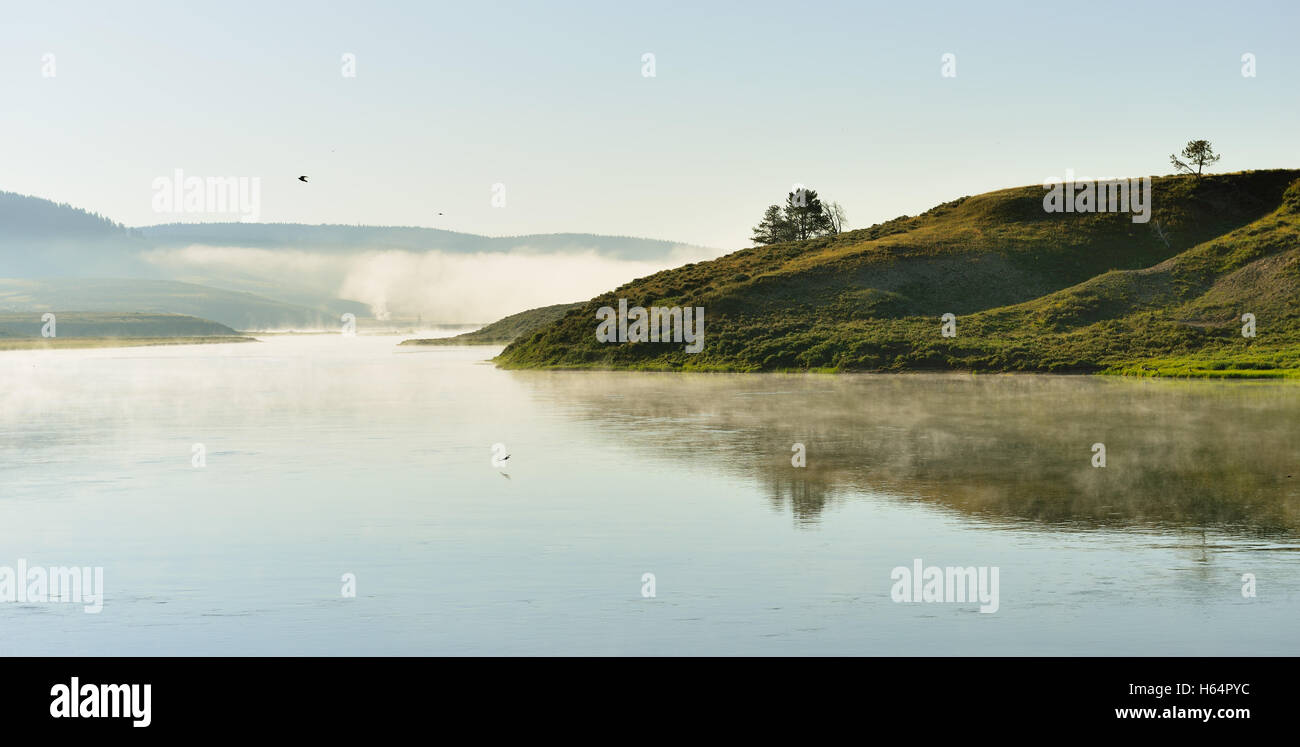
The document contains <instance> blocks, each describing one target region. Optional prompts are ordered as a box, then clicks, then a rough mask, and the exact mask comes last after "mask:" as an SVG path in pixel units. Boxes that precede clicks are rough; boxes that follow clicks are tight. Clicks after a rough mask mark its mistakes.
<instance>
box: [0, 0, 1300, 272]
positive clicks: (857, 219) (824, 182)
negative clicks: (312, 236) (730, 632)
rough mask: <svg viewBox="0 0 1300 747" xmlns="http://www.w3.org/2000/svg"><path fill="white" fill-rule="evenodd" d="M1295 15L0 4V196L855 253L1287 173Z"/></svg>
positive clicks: (777, 6)
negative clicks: (785, 204) (831, 246)
mask: <svg viewBox="0 0 1300 747" xmlns="http://www.w3.org/2000/svg"><path fill="white" fill-rule="evenodd" d="M114 5H116V6H118V7H110V6H114ZM15 6H16V7H15ZM191 6H192V7H194V8H195V9H193V10H190V9H187V8H189V7H191ZM1069 6H1073V7H1072V8H1071V7H1069ZM1297 7H1300V6H1297V4H1296V3H1294V2H1230V3H1229V2H1217V3H1197V2H1186V1H1182V2H1140V3H1138V2H1131V1H1130V2H1114V3H1110V2H1081V3H1069V4H1061V3H1050V4H1045V3H1041V2H1023V3H993V2H981V3H956V2H954V3H945V2H929V3H915V2H906V3H904V2H891V3H844V4H837V3H817V4H798V3H789V2H783V3H756V2H743V3H709V2H683V3H675V2H659V1H656V2H649V3H630V2H629V3H613V2H609V1H608V0H606V2H592V3H485V2H473V3H464V2H458V3H432V2H369V1H367V2H361V1H349V2H334V3H323V2H293V3H290V2H270V1H269V0H261V1H259V2H233V1H232V2H222V3H202V4H200V3H184V2H175V1H174V0H173V1H172V2H132V3H129V4H128V3H114V4H110V3H102V2H57V1H52V2H45V1H42V2H21V3H8V4H7V7H6V9H5V11H4V17H3V18H2V19H0V91H2V92H3V107H2V108H0V189H4V190H10V191H16V192H22V193H27V194H36V195H39V196H43V197H48V198H51V199H55V200H59V201H64V202H71V203H73V204H75V205H78V206H81V207H85V208H87V209H90V210H94V211H97V212H101V213H104V214H106V215H108V216H109V217H111V218H114V219H116V220H120V221H123V222H126V223H128V224H131V225H141V224H149V223H156V222H165V221H169V220H172V219H174V218H173V216H167V215H161V216H160V215H158V214H155V213H154V212H153V210H152V207H151V199H152V196H153V192H152V189H151V184H152V181H153V179H154V178H155V177H158V176H165V175H170V174H172V172H173V170H174V169H176V168H182V169H184V170H185V172H186V173H187V174H190V175H200V176H258V177H261V179H262V185H263V186H262V210H261V218H262V220H266V221H301V222H308V223H322V222H324V223H376V224H401V225H422V226H435V227H440V228H448V229H453V230H460V231H467V232H472V233H482V234H490V235H503V234H521V233H539V232H555V231H576V232H591V233H610V234H626V235H636V236H649V237H655V238H665V239H673V240H678V241H684V242H692V243H697V244H704V245H708V246H715V247H719V248H726V249H735V248H740V247H742V246H746V245H747V244H748V241H747V239H748V236H749V228H750V226H751V225H752V224H753V223H754V222H756V220H757V218H758V217H759V215H760V214H761V213H762V210H763V207H764V206H765V205H767V204H769V203H772V202H776V201H778V200H779V199H780V198H781V197H782V196H783V195H784V193H785V192H786V191H788V190H789V188H790V186H791V185H792V184H793V183H795V182H799V183H803V184H806V185H808V186H811V187H813V188H816V189H818V190H819V191H820V192H821V193H822V194H823V195H826V196H829V197H831V198H833V199H836V200H838V201H839V202H841V203H842V204H843V205H844V206H845V208H846V209H847V211H848V215H849V222H850V225H851V226H852V227H861V226H864V225H869V224H871V223H875V222H878V221H881V220H886V219H889V218H893V217H896V216H898V215H901V214H904V213H906V214H915V213H918V212H920V211H923V210H925V209H927V208H930V207H932V206H934V205H935V204H938V203H940V202H944V201H946V200H949V199H952V198H955V197H959V196H961V195H963V194H974V193H978V192H983V191H988V190H991V189H997V188H1001V187H1007V186H1015V185H1021V184H1032V183H1041V181H1042V180H1043V179H1044V178H1045V177H1048V176H1052V175H1063V174H1064V172H1065V170H1066V169H1067V168H1070V169H1074V170H1075V171H1076V172H1078V173H1079V174H1084V175H1086V174H1092V175H1106V176H1111V175H1116V176H1117V175H1123V174H1147V173H1168V172H1169V171H1170V167H1169V165H1168V155H1169V153H1171V152H1173V151H1175V150H1178V149H1180V148H1181V146H1182V145H1183V144H1184V143H1185V142H1186V141H1187V140H1189V139H1193V138H1207V139H1210V140H1212V141H1213V142H1214V144H1215V146H1216V147H1217V148H1218V150H1219V151H1220V152H1222V153H1223V154H1224V157H1223V160H1222V161H1221V162H1220V163H1219V164H1218V167H1217V168H1218V169H1219V170H1238V169H1249V168H1271V167H1295V166H1300V154H1298V148H1300V146H1298V145H1297V142H1296V133H1297V132H1300V95H1298V94H1300V86H1297V81H1300V51H1298V50H1297V45H1296V44H1295V35H1296V33H1297V28H1300V23H1298V21H1300V10H1297ZM47 52H48V53H53V54H55V55H56V58H55V60H56V64H57V76H56V77H54V78H45V77H42V75H41V57H42V55H43V54H45V53H47ZM345 52H351V53H355V54H356V55H357V76H356V77H355V78H345V77H343V76H342V75H341V74H340V58H341V56H342V54H343V53H345ZM645 52H652V53H654V54H655V55H656V67H657V70H656V72H657V75H656V77H654V78H644V77H642V75H641V56H642V54H643V53H645ZM949 52H950V53H953V54H955V55H956V56H957V73H958V74H957V77H956V78H954V79H946V78H943V77H941V76H940V65H941V56H942V55H943V54H944V53H949ZM1247 52H1250V53H1253V54H1254V55H1256V58H1257V65H1258V76H1257V77H1255V78H1244V77H1242V74H1241V66H1242V63H1241V55H1242V54H1243V53H1247ZM331 151H333V152H331ZM299 174H309V175H311V177H312V183H311V184H310V185H303V184H300V183H298V182H296V181H295V177H297V175H299ZM497 182H500V183H504V184H505V185H506V207H505V208H492V207H491V205H490V199H491V191H490V190H491V185H492V184H494V183H497ZM439 211H442V212H444V213H445V215H444V216H442V217H441V218H439V217H438V215H437V213H438V212H439Z"/></svg>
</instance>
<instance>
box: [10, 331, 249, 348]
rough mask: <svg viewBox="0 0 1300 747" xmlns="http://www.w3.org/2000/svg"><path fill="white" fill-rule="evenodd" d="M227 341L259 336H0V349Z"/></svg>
mask: <svg viewBox="0 0 1300 747" xmlns="http://www.w3.org/2000/svg"><path fill="white" fill-rule="evenodd" d="M231 342H259V340H258V339H257V338H255V337H244V336H231V335H221V336H213V337H0V352H3V351H17V350H77V349H90V348H138V347H152V346H156V345H215V344H220V343H231Z"/></svg>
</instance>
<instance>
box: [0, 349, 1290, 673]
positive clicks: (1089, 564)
mask: <svg viewBox="0 0 1300 747" xmlns="http://www.w3.org/2000/svg"><path fill="white" fill-rule="evenodd" d="M400 339H401V338H397V337H368V336H359V337H343V336H341V335H317V336H301V337H299V336H285V337H267V338H265V339H264V341H263V342H260V343H246V344H233V345H199V346H181V347H156V348H125V349H96V350H53V351H31V352H7V353H0V515H3V516H4V522H3V526H2V527H0V537H3V539H4V542H3V543H0V548H3V555H0V565H13V564H14V563H15V562H16V560H17V559H18V558H25V559H27V560H28V561H30V562H31V563H32V564H34V565H35V564H43V565H80V566H103V567H104V569H105V573H104V578H105V602H104V609H103V611H102V612H101V613H100V614H98V615H86V614H83V613H82V612H81V608H80V607H79V606H76V605H62V604H41V605H37V604H28V605H19V604H8V603H6V604H0V625H3V626H4V630H5V631H6V635H5V636H3V637H0V654H5V655H11V654H17V653H25V654H33V655H45V654H52V653H59V654H103V653H104V652H105V650H106V649H105V646H110V647H111V651H112V652H113V653H120V654H123V655H140V654H275V653H281V654H342V655H351V654H433V653H451V654H471V653H476V654H489V653H503V654H509V653H534V654H540V653H546V654H566V653H572V654H613V653H640V654H673V653H698V654H706V653H769V654H799V653H805V654H811V653H823V654H830V653H849V654H894V655H907V654H921V655H931V654H1075V655H1078V654H1105V653H1114V654H1125V653H1127V654H1136V653H1144V654H1175V653H1181V654H1265V653H1266V654H1296V653H1300V641H1298V640H1297V636H1296V635H1295V634H1294V620H1295V619H1297V614H1298V613H1300V553H1297V550H1298V549H1300V541H1298V539H1300V538H1298V534H1300V512H1298V511H1297V509H1298V508H1300V470H1298V469H1296V467H1297V464H1296V461H1297V460H1296V458H1295V456H1294V451H1293V449H1292V444H1293V442H1294V439H1295V434H1296V430H1295V423H1297V422H1300V420H1298V416H1300V403H1297V398H1296V397H1295V393H1296V391H1297V389H1296V387H1295V385H1294V384H1291V385H1288V384H1279V383H1255V382H1226V383H1225V382H1170V381H1155V382H1152V381H1132V380H1114V379H1100V378H1086V377H1033V376H978V377H976V376H960V375H935V376H929V375H916V376H869V375H864V376H817V375H808V376H803V375H749V376H742V375H735V376H733V375H689V374H648V373H622V372H619V373H592V372H529V371H501V370H498V369H496V368H494V367H493V366H491V365H490V364H488V363H486V362H485V359H487V358H489V357H491V355H493V354H495V353H496V352H497V350H498V348H468V347H455V348H433V349H430V348H422V349H416V350H412V349H410V348H399V347H397V346H396V343H397V342H399V341H400ZM796 442H797V443H802V444H804V445H805V447H806V450H807V467H806V468H795V467H792V466H791V462H790V458H791V453H792V452H791V446H792V444H793V443H796ZM1095 442H1103V443H1105V444H1106V446H1107V451H1108V464H1107V466H1106V467H1105V468H1104V469H1098V468H1094V467H1092V466H1091V464H1090V459H1091V456H1092V454H1091V451H1090V447H1091V445H1092V444H1093V443H1095ZM196 443H201V444H203V445H204V446H205V447H206V454H207V461H206V467H202V468H195V467H193V466H191V448H192V446H193V445H194V444H196ZM494 443H504V444H505V445H506V446H507V449H508V452H509V453H510V454H511V459H510V460H509V461H508V462H507V463H506V464H507V466H506V467H503V468H497V467H494V466H493V465H492V463H491V456H492V453H491V451H490V447H491V445H492V444H494ZM1288 475H1290V477H1288ZM915 558H921V559H923V560H924V562H925V563H926V564H927V565H929V564H934V565H940V566H948V565H960V566H996V567H999V568H1000V569H1001V600H1000V608H999V610H998V612H997V613H996V614H988V615H986V614H980V613H979V612H978V611H977V609H976V606H975V605H971V604H899V603H895V602H892V601H891V599H890V587H891V581H890V571H891V569H893V568H894V567H896V566H907V565H910V564H911V563H912V561H913V559H915ZM345 573H353V574H356V577H357V590H358V593H357V597H356V598H355V599H347V598H342V596H341V594H340V588H341V585H342V584H341V580H340V578H341V576H342V575H343V574H345ZM644 573H654V574H655V576H656V578H657V594H656V596H655V597H654V598H651V599H646V598H643V597H642V596H641V593H640V592H641V587H642V581H641V579H642V576H643V574H644ZM1245 573H1253V574H1256V576H1257V577H1258V585H1259V594H1258V596H1257V597H1256V598H1250V599H1247V598H1243V597H1242V595H1241V593H1240V590H1241V585H1242V582H1241V576H1242V574H1245ZM1115 630H1122V631H1124V634H1123V635H1122V636H1120V635H1113V634H1107V633H1106V632H1105V631H1115Z"/></svg>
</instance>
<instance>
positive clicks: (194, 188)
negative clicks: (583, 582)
mask: <svg viewBox="0 0 1300 747" xmlns="http://www.w3.org/2000/svg"><path fill="white" fill-rule="evenodd" d="M152 186H153V192H154V194H153V210H154V212H155V213H190V214H198V215H214V216H215V215H226V216H235V217H238V218H239V220H240V221H243V222H248V223H255V222H257V220H258V218H259V217H260V216H261V214H262V178H261V177H260V176H209V177H206V178H205V177H199V176H185V172H184V171H182V170H181V169H176V171H175V172H174V173H173V174H172V176H160V177H157V178H156V179H154V180H153V185H152Z"/></svg>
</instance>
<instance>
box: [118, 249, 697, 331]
mask: <svg viewBox="0 0 1300 747" xmlns="http://www.w3.org/2000/svg"><path fill="white" fill-rule="evenodd" d="M715 254H716V252H712V253H710V252H709V250H702V249H700V248H698V247H680V248H678V249H676V250H674V251H672V252H670V253H669V254H668V255H667V256H666V257H664V258H663V259H659V260H632V259H622V258H615V257H609V256H605V255H603V254H601V253H600V252H599V251H598V250H596V249H585V250H583V249H575V250H571V251H564V252H534V251H531V250H530V249H529V248H528V247H526V246H523V247H517V248H515V249H512V250H511V251H509V252H475V253H459V252H442V251H428V252H409V251H396V250H384V251H358V252H350V253H348V254H343V255H340V254H331V253H324V252H312V251H303V250H294V249H274V250H272V249H253V248H245V247H217V246H204V245H193V246H188V247H185V248H183V249H158V250H152V251H149V252H146V253H144V255H143V256H144V258H145V260H146V261H147V262H149V263H150V264H152V265H154V266H157V267H159V268H165V269H167V270H168V271H170V272H174V273H178V276H179V277H183V278H185V279H187V280H189V281H190V282H196V283H211V284H222V283H231V282H234V283H247V282H261V281H262V280H263V279H265V278H268V277H272V278H282V279H283V282H284V283H286V284H288V285H291V286H294V287H296V288H297V289H298V290H299V292H305V291H310V292H313V293H317V294H320V295H322V296H326V297H338V298H344V299H348V300H352V301H359V302H361V303H364V304H366V305H368V306H369V307H370V310H371V313H372V314H374V316H375V317H376V318H378V319H380V320H384V319H388V318H390V317H392V316H402V317H417V316H420V317H423V318H424V319H427V320H432V321H437V322H441V323H448V324H472V323H480V324H482V323H487V322H493V321H496V320H497V319H500V318H501V317H504V316H508V315H510V314H514V313H517V312H519V311H524V310H526V309H531V308H536V307H539V306H548V305H551V304H556V303H572V302H575V301H585V300H587V299H589V298H592V297H594V296H596V295H597V294H599V293H601V292H603V291H605V290H607V289H609V288H613V287H617V286H620V285H622V284H624V283H626V282H627V281H628V280H629V279H632V278H639V277H644V276H646V275H651V274H653V273H655V272H658V271H660V270H663V269H667V268H669V267H676V266H679V265H682V264H685V263H687V262H694V261H699V260H703V259H711V258H713V256H715ZM540 277H545V278H547V281H546V282H544V283H539V282H538V278H540Z"/></svg>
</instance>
